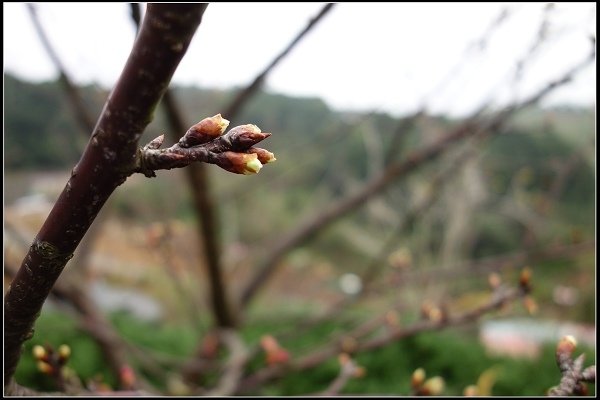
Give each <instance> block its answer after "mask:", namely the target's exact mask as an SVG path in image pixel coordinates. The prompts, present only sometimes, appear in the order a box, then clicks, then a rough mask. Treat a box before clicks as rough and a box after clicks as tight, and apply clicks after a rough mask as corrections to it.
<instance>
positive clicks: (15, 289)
mask: <svg viewBox="0 0 600 400" xmlns="http://www.w3.org/2000/svg"><path fill="white" fill-rule="evenodd" d="M205 9H206V4H185V5H181V4H178V5H167V4H158V5H156V4H150V5H149V6H148V13H147V15H146V18H145V19H144V22H143V24H142V28H141V31H140V35H139V36H138V38H137V40H136V42H135V44H134V47H133V49H132V52H131V54H130V56H129V59H128V60H127V63H126V65H125V67H124V70H123V72H122V74H121V77H120V78H119V81H118V82H117V85H116V86H115V88H114V90H113V91H112V93H111V95H110V96H109V98H108V100H107V102H106V104H105V106H104V109H103V112H102V114H101V116H100V119H99V120H98V123H97V124H96V127H95V129H94V132H93V134H92V137H91V139H90V141H89V143H88V145H87V147H86V149H85V151H84V153H83V155H82V157H81V160H80V161H79V163H78V164H77V165H76V166H75V168H74V169H73V171H72V174H71V178H70V179H69V181H68V182H67V185H66V187H65V188H64V190H63V191H62V193H61V194H60V196H59V198H58V200H57V202H56V204H55V205H54V207H53V209H52V211H51V212H50V215H49V216H48V218H47V219H46V221H45V223H44V225H43V226H42V228H41V229H40V231H39V233H38V235H37V237H36V238H35V240H34V242H33V244H32V245H31V247H30V249H29V252H28V253H27V255H26V256H25V259H24V260H23V263H22V265H21V268H20V269H19V271H18V272H17V275H16V276H15V278H14V279H13V281H12V283H11V286H10V288H9V289H8V291H7V293H6V295H5V298H4V326H5V330H4V368H5V369H4V385H5V387H6V386H7V385H10V383H11V382H12V377H13V374H14V372H15V370H16V367H17V364H18V361H19V359H20V355H21V347H22V344H23V342H25V341H26V340H28V339H29V338H31V337H32V336H33V325H34V323H35V320H36V318H37V316H38V315H39V313H40V310H41V308H42V305H43V303H44V301H45V299H46V298H47V296H48V293H49V292H50V290H51V288H52V286H53V285H54V283H55V281H56V280H57V279H58V277H59V276H60V274H61V272H62V270H63V268H64V267H65V265H66V263H67V262H68V260H69V259H70V258H71V257H72V255H73V251H74V250H75V248H76V247H77V245H78V244H79V242H80V241H81V239H82V238H83V236H84V234H85V232H86V231H87V230H88V228H89V227H90V225H91V223H92V222H93V221H94V219H95V217H96V215H97V214H98V212H99V211H100V209H101V208H102V206H103V205H104V203H105V202H106V200H107V199H108V197H109V196H110V195H111V193H112V192H113V191H114V190H115V189H116V188H117V187H118V186H119V185H120V184H122V183H123V182H124V181H125V180H126V179H127V177H128V176H129V175H131V173H133V172H134V171H135V167H136V154H138V149H137V143H138V140H139V138H140V136H141V134H142V132H143V130H144V128H145V127H146V125H147V124H148V123H149V122H150V120H151V119H152V113H153V110H154V108H155V107H156V105H157V104H158V102H159V100H160V98H161V96H162V94H163V93H164V91H165V90H166V88H167V86H168V84H169V81H170V79H171V77H172V75H173V73H174V72H175V69H176V68H177V65H178V64H179V61H180V60H181V58H182V57H183V55H184V54H185V51H186V50H187V47H188V46H189V43H190V41H191V39H192V37H193V35H194V33H195V31H196V29H197V27H198V25H199V24H200V20H201V18H202V15H203V13H204V10H205Z"/></svg>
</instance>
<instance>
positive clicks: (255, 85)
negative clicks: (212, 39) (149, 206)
mask: <svg viewBox="0 0 600 400" xmlns="http://www.w3.org/2000/svg"><path fill="white" fill-rule="evenodd" d="M333 6H335V4H334V3H327V4H326V5H325V6H323V8H322V9H321V11H319V13H318V14H317V15H316V16H315V17H313V18H312V19H311V20H310V21H309V23H308V25H307V26H306V27H305V28H304V29H303V30H302V31H301V32H300V33H299V34H298V35H297V36H296V37H295V38H294V40H292V41H291V42H290V44H288V45H287V47H286V48H285V49H284V50H283V51H282V52H281V53H279V55H278V56H277V57H275V58H274V59H273V61H271V63H270V64H269V65H268V66H267V67H266V68H265V69H264V71H263V72H261V73H260V74H259V75H258V76H257V77H256V78H254V81H252V83H251V84H250V85H248V86H247V87H246V88H245V89H244V90H242V91H241V92H240V93H238V94H237V96H236V97H235V99H234V100H233V101H232V102H231V103H230V104H229V106H228V107H227V108H226V109H225V111H224V112H223V115H225V116H226V117H227V118H230V119H231V120H234V119H235V118H236V117H237V116H238V114H239V112H240V110H241V109H242V107H243V106H244V105H245V104H246V103H247V102H248V100H249V99H250V98H251V97H252V96H253V95H254V92H256V91H257V90H258V89H259V88H260V87H261V86H262V84H263V82H264V81H265V78H266V77H267V75H268V74H269V73H270V72H271V70H272V69H273V68H275V67H276V66H277V64H279V63H280V62H281V60H283V59H284V58H285V56H287V55H288V54H289V53H290V51H292V49H293V48H294V47H295V46H296V45H297V44H298V43H299V42H300V40H302V38H303V37H304V36H305V35H306V34H307V33H308V32H310V30H311V29H312V28H313V27H314V26H315V25H316V24H317V23H318V22H319V21H320V20H321V18H323V17H324V16H325V15H326V14H327V13H328V12H329V11H330V10H331V9H332V8H333Z"/></svg>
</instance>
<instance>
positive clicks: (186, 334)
mask: <svg viewBox="0 0 600 400" xmlns="http://www.w3.org/2000/svg"><path fill="white" fill-rule="evenodd" d="M304 317H306V316H302V315H296V316H294V317H293V318H290V317H287V318H280V319H276V318H271V319H269V320H260V322H259V323H256V322H254V323H249V324H248V325H247V326H246V327H244V328H243V330H242V332H241V333H242V336H243V338H244V340H245V341H246V343H257V342H258V341H259V340H260V337H261V336H262V335H264V334H270V333H272V332H275V331H278V330H280V329H285V328H289V326H290V323H293V321H294V320H296V321H300V320H302V319H303V318H304ZM112 321H113V324H114V326H115V327H116V329H117V331H118V332H119V333H120V334H121V335H122V336H123V337H124V338H125V339H126V340H127V341H128V342H130V343H135V344H136V345H139V346H140V348H141V349H143V351H144V352H146V353H147V354H162V355H163V358H164V357H165V356H166V357H168V358H170V359H171V360H176V361H177V360H178V362H179V363H181V364H180V365H182V364H183V363H184V362H185V360H186V359H187V358H186V357H188V356H189V355H190V354H193V351H194V349H195V348H196V346H197V341H198V339H199V338H198V337H197V332H196V330H195V329H193V328H192V327H191V326H189V325H174V324H168V325H167V324H162V325H156V324H152V323H147V322H141V321H138V320H135V319H133V318H132V317H130V316H128V315H126V314H122V313H121V314H115V315H113V316H112ZM347 327H348V326H347V324H346V323H344V322H339V321H338V322H334V321H325V322H323V323H322V324H319V325H317V326H315V327H314V328H312V329H310V330H308V331H307V332H306V333H305V334H303V335H299V336H297V337H295V338H294V339H293V340H288V341H285V342H283V343H282V344H283V346H285V347H286V348H287V349H288V350H289V351H291V353H292V354H305V351H306V349H314V348H315V346H316V345H317V344H318V343H323V340H324V338H326V337H329V336H330V335H332V334H334V333H336V332H337V333H340V332H342V331H344V330H345V329H347ZM46 343H47V344H50V345H51V346H53V347H54V348H57V347H58V346H59V345H60V344H63V343H66V344H68V345H69V346H71V348H72V357H71V358H70V360H69V362H68V364H67V366H68V367H70V368H71V369H73V370H75V371H76V372H77V374H78V376H80V377H81V378H82V379H83V380H84V381H88V380H89V379H92V378H96V379H98V378H99V377H101V379H102V380H103V381H104V382H106V383H108V384H110V385H114V383H115V377H114V376H112V374H111V372H110V371H109V370H108V369H107V368H106V366H105V364H104V362H103V359H102V354H101V352H100V350H99V349H98V348H97V347H96V345H95V343H94V342H93V341H92V340H91V339H90V338H89V336H88V335H87V334H85V333H84V332H82V331H81V330H80V329H78V328H77V326H76V324H75V321H74V320H72V319H71V317H70V316H69V315H68V314H63V313H62V312H57V311H52V312H45V313H43V314H42V316H41V317H40V318H39V320H38V322H37V325H36V335H35V337H34V338H33V339H32V340H31V341H29V342H26V346H25V352H24V355H23V357H22V361H21V363H20V364H19V367H18V370H17V374H16V379H17V381H18V382H19V383H21V384H23V385H26V386H30V387H32V388H36V389H40V390H53V389H54V388H53V386H52V385H53V384H52V382H51V381H50V380H49V379H48V378H47V377H45V376H44V375H43V374H41V373H40V372H39V371H37V370H36V367H35V362H34V360H33V356H32V355H31V349H32V347H33V346H34V345H36V344H42V345H43V344H46ZM554 349H555V344H547V345H545V346H544V347H543V350H542V352H541V355H540V356H539V357H538V358H535V359H527V358H508V357H501V356H493V355H489V354H487V353H486V350H485V349H484V347H483V346H482V345H481V344H480V343H479V342H478V340H477V336H476V332H474V331H473V330H472V329H470V328H454V329H451V330H446V331H444V332H428V333H423V334H419V335H416V336H412V337H408V338H406V339H403V340H401V341H398V342H396V343H392V344H390V345H389V346H386V347H385V348H382V349H378V350H374V351H369V352H367V353H360V354H358V355H356V357H355V360H356V361H357V362H358V364H359V365H361V366H363V367H365V368H366V375H365V376H364V377H362V378H356V379H353V380H351V381H350V382H349V383H348V384H347V386H346V387H345V389H344V391H343V392H342V393H353V394H382V395H407V394H409V393H410V376H411V374H412V372H413V371H414V370H415V369H416V368H419V367H421V368H424V369H425V371H426V373H427V376H428V377H432V376H435V375H439V376H442V377H443V378H444V379H445V381H446V389H445V391H444V394H446V395H450V396H452V395H456V396H459V395H462V391H463V390H464V388H465V387H466V386H468V385H471V384H476V383H477V380H478V378H479V376H480V375H481V374H482V373H484V372H485V371H487V370H490V369H493V370H494V371H495V372H496V375H495V381H494V385H493V387H492V394H493V395H495V396H541V395H544V394H545V393H546V390H547V389H549V388H550V387H552V386H554V385H556V384H557V383H558V382H559V380H560V372H559V371H558V367H557V366H556V362H555V356H554ZM580 353H585V355H586V364H585V365H586V366H587V365H591V364H594V363H595V352H594V351H592V350H590V349H588V348H585V346H579V347H578V349H577V350H576V354H577V355H578V354H580ZM175 364H177V363H175ZM134 365H135V364H134ZM261 366H264V355H263V354H259V355H258V356H257V357H256V358H255V359H254V360H253V361H252V362H251V363H250V368H252V369H257V368H260V367H261ZM170 372H175V373H176V372H177V369H176V368H173V370H172V371H170ZM338 373H339V364H338V362H337V360H336V359H335V358H333V359H331V360H329V361H327V362H325V363H323V364H321V365H320V366H318V367H317V368H314V369H311V370H307V371H303V372H300V373H291V374H288V375H287V376H286V377H285V378H283V379H282V380H280V381H275V382H271V383H268V384H267V385H265V386H264V387H263V388H261V390H260V391H258V392H256V393H254V394H255V395H268V396H286V395H287V396H289V395H302V394H307V393H316V392H319V391H322V390H324V389H325V388H327V386H328V385H329V384H330V383H331V382H332V381H333V379H334V378H335V377H336V376H337V374H338ZM150 381H151V382H153V383H154V384H155V385H157V386H158V387H161V388H162V389H165V387H164V386H163V385H164V384H165V381H164V380H163V381H158V380H156V379H155V378H151V379H150ZM594 391H595V387H594V386H593V385H592V386H590V394H593V393H594Z"/></svg>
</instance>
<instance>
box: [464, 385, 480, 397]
mask: <svg viewBox="0 0 600 400" xmlns="http://www.w3.org/2000/svg"><path fill="white" fill-rule="evenodd" d="M463 396H465V397H474V396H479V389H477V386H475V385H469V386H467V387H466V388H465V390H463Z"/></svg>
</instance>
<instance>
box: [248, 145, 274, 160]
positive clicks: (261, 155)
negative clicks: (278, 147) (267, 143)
mask: <svg viewBox="0 0 600 400" xmlns="http://www.w3.org/2000/svg"><path fill="white" fill-rule="evenodd" d="M247 153H249V154H256V156H257V157H258V161H260V162H261V163H262V164H268V163H270V162H273V161H277V159H276V158H275V154H273V153H271V152H270V151H268V150H265V149H261V148H260V147H251V148H249V149H248V150H247Z"/></svg>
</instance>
